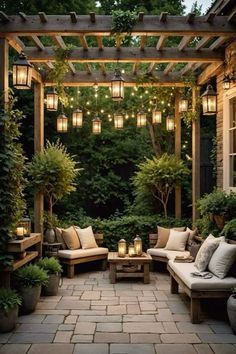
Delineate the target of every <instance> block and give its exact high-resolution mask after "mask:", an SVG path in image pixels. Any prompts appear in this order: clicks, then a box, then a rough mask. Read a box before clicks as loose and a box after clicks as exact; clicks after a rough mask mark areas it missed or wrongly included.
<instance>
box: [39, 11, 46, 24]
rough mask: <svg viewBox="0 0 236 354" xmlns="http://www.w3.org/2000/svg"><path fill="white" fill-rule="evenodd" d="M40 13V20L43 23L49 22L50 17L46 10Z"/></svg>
mask: <svg viewBox="0 0 236 354" xmlns="http://www.w3.org/2000/svg"><path fill="white" fill-rule="evenodd" d="M38 15H39V18H40V21H41V22H42V23H47V22H48V17H47V15H46V14H45V12H39V13H38Z"/></svg>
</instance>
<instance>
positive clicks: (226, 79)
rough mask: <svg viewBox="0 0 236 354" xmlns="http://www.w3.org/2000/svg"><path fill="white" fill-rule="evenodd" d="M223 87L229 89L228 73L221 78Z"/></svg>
mask: <svg viewBox="0 0 236 354" xmlns="http://www.w3.org/2000/svg"><path fill="white" fill-rule="evenodd" d="M223 89H224V90H229V89H230V77H229V75H225V76H224V78H223Z"/></svg>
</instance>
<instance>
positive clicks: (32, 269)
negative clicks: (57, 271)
mask: <svg viewBox="0 0 236 354" xmlns="http://www.w3.org/2000/svg"><path fill="white" fill-rule="evenodd" d="M15 276H16V281H17V286H18V287H19V293H20V295H21V297H22V305H21V307H20V314H22V315H23V314H27V313H30V312H33V311H34V310H35V308H36V305H37V303H38V301H39V298H40V293H41V288H42V285H46V284H47V282H48V275H47V273H46V272H45V271H44V270H43V269H41V268H40V267H39V266H37V265H35V264H29V265H26V266H24V267H22V268H19V269H18V270H17V271H16V274H15Z"/></svg>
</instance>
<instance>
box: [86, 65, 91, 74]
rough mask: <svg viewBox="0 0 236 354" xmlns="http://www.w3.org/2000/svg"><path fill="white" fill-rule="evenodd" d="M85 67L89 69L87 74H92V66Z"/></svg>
mask: <svg viewBox="0 0 236 354" xmlns="http://www.w3.org/2000/svg"><path fill="white" fill-rule="evenodd" d="M84 66H85V68H86V69H87V74H92V68H91V65H89V64H88V63H85V64H84Z"/></svg>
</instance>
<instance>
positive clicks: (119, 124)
mask: <svg viewBox="0 0 236 354" xmlns="http://www.w3.org/2000/svg"><path fill="white" fill-rule="evenodd" d="M114 127H115V129H123V127H124V117H123V116H122V114H114Z"/></svg>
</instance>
